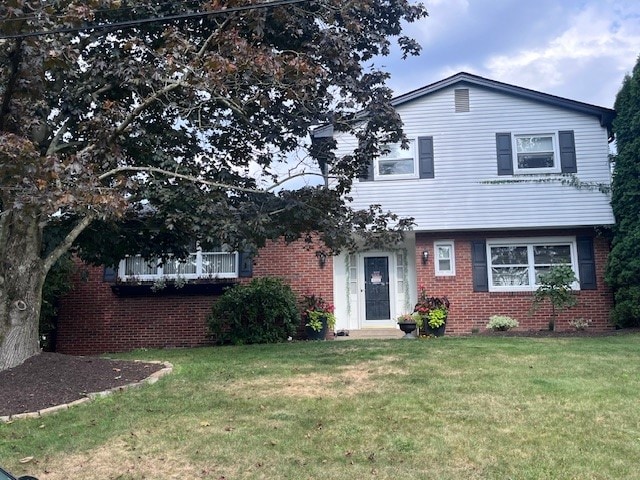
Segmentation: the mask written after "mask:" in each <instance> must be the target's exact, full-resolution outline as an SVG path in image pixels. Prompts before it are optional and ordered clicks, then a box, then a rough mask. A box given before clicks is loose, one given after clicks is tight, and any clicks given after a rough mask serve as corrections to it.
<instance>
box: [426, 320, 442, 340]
mask: <svg viewBox="0 0 640 480" xmlns="http://www.w3.org/2000/svg"><path fill="white" fill-rule="evenodd" d="M446 327H447V324H446V323H444V324H442V325H441V326H439V327H438V328H433V327H430V326H429V324H428V323H425V324H424V327H423V330H424V334H425V335H432V336H434V337H442V336H443V335H444V330H445V328H446Z"/></svg>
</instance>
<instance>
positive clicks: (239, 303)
mask: <svg viewBox="0 0 640 480" xmlns="http://www.w3.org/2000/svg"><path fill="white" fill-rule="evenodd" d="M299 324H300V313H299V311H298V308H297V305H296V297H295V295H294V293H293V291H292V290H291V287H289V285H287V284H285V283H284V282H283V281H282V280H280V279H278V278H268V277H267V278H258V279H255V280H252V281H251V283H249V284H247V285H236V286H235V287H233V288H230V289H229V290H227V291H226V292H225V293H224V294H223V295H222V296H221V297H220V299H219V300H218V301H217V302H216V303H215V305H214V306H213V309H212V312H211V316H210V317H209V330H210V332H211V334H212V335H213V336H214V338H215V341H216V343H219V344H229V343H231V344H234V345H241V344H250V343H277V342H282V341H285V340H287V338H288V337H290V336H293V335H294V334H295V332H296V329H297V327H298V325H299Z"/></svg>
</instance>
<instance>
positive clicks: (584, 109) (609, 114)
mask: <svg viewBox="0 0 640 480" xmlns="http://www.w3.org/2000/svg"><path fill="white" fill-rule="evenodd" d="M458 83H467V84H470V85H475V86H478V87H484V88H487V89H490V90H496V91H499V92H501V93H506V94H508V95H513V96H516V97H520V98H525V99H527V100H533V101H536V102H542V103H546V104H548V105H553V106H556V107H561V108H566V109H569V110H573V111H576V112H580V113H586V114H588V115H594V116H596V117H598V118H599V119H600V125H601V126H603V127H607V129H609V130H610V129H611V123H612V122H613V119H614V118H615V116H616V112H615V110H613V109H611V108H605V107H599V106H597V105H592V104H589V103H584V102H579V101H577V100H570V99H568V98H564V97H558V96H556V95H551V94H548V93H542V92H538V91H536V90H531V89H529V88H524V87H518V86H516V85H510V84H508V83H503V82H498V81H497V80H491V79H489V78H484V77H480V76H478V75H473V74H471V73H467V72H460V73H456V74H455V75H452V76H450V77H448V78H445V79H443V80H440V81H438V82H435V83H432V84H430V85H427V86H425V87H421V88H418V89H416V90H412V91H411V92H407V93H405V94H402V95H400V96H398V97H395V98H393V99H392V100H391V104H392V105H393V106H394V107H397V106H400V105H403V104H405V103H408V102H411V101H413V100H415V99H417V98H420V97H423V96H425V95H429V94H431V93H435V92H437V91H439V90H442V89H444V88H447V87H451V86H452V85H455V84H458Z"/></svg>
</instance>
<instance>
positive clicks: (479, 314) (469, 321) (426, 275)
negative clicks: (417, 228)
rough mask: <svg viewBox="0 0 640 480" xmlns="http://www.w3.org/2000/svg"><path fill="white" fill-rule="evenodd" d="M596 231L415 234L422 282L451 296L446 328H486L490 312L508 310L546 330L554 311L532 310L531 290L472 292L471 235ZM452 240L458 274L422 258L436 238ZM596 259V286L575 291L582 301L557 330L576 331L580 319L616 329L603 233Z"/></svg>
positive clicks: (525, 324) (523, 326)
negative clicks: (443, 272) (438, 268)
mask: <svg viewBox="0 0 640 480" xmlns="http://www.w3.org/2000/svg"><path fill="white" fill-rule="evenodd" d="M577 233H578V234H585V233H586V234H589V233H591V234H593V231H590V232H589V231H587V232H576V231H571V232H567V231H555V230H554V231H547V232H540V231H536V232H535V235H534V234H533V233H532V232H522V233H511V232H509V233H508V234H506V233H504V232H473V233H465V234H454V235H448V234H445V235H443V234H438V235H433V234H425V233H418V234H416V265H417V267H416V269H417V272H416V273H417V282H418V285H424V287H425V289H426V291H427V293H428V294H429V295H430V296H447V297H448V298H449V300H450V302H451V307H450V312H449V319H448V321H447V333H450V334H467V333H472V332H474V331H480V332H482V331H484V330H485V329H486V324H487V322H488V321H489V317H491V316H492V315H508V316H510V317H512V318H515V319H516V320H518V322H519V324H520V326H519V330H544V329H547V328H548V322H549V318H550V315H551V308H550V306H549V305H548V304H547V303H545V305H542V306H540V308H539V309H538V310H536V312H535V313H533V312H531V305H532V299H533V294H532V293H531V292H474V291H473V272H472V262H471V240H477V239H483V238H506V237H513V238H515V237H532V236H536V237H538V236H545V235H547V236H558V235H576V234H577ZM442 239H447V240H451V239H453V240H454V241H455V247H454V248H455V260H456V264H455V273H456V274H455V276H452V277H442V276H440V277H436V275H435V271H434V266H433V260H432V259H430V260H429V261H428V262H427V264H426V265H425V264H423V263H422V259H421V255H422V252H423V251H424V250H428V251H429V252H433V242H434V240H442ZM593 243H594V253H595V261H596V281H597V287H598V288H597V290H581V291H578V292H576V297H577V300H578V304H577V305H576V306H575V307H572V308H570V309H567V310H565V311H564V312H562V313H561V314H560V315H559V316H558V319H557V323H556V331H568V330H573V327H571V326H570V325H569V322H570V321H571V320H574V319H577V318H584V319H590V320H591V321H592V324H591V326H590V327H589V328H590V330H591V329H592V330H594V331H603V330H607V329H610V328H612V327H611V326H610V325H609V323H608V320H609V311H610V310H611V308H612V306H613V295H612V293H611V290H610V289H609V288H608V287H607V286H606V285H605V283H604V267H605V264H606V258H607V255H608V252H609V243H608V241H607V240H606V239H605V238H602V237H598V236H595V237H594V239H593Z"/></svg>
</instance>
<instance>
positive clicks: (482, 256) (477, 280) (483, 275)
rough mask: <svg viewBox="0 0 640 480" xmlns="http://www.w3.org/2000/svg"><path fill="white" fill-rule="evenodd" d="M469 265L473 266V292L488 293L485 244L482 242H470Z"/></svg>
mask: <svg viewBox="0 0 640 480" xmlns="http://www.w3.org/2000/svg"><path fill="white" fill-rule="evenodd" d="M471 263H472V265H473V291H474V292H488V291H489V274H488V272H487V243H486V242H485V241H484V240H472V241H471Z"/></svg>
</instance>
